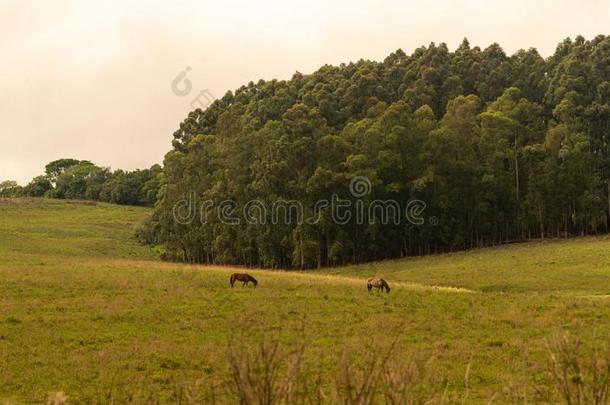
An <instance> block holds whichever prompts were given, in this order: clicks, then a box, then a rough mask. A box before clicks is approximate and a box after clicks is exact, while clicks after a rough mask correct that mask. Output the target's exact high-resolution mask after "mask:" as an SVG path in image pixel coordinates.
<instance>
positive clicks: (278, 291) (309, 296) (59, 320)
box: [0, 199, 610, 403]
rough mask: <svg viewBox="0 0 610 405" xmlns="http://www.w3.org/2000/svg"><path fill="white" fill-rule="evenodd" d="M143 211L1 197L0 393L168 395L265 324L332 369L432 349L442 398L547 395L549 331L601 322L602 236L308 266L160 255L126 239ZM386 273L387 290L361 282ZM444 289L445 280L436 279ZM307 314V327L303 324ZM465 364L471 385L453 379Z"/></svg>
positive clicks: (606, 262) (606, 329)
mask: <svg viewBox="0 0 610 405" xmlns="http://www.w3.org/2000/svg"><path fill="white" fill-rule="evenodd" d="M148 214H149V210H148V209H145V208H133V207H121V206H114V205H108V204H95V205H91V204H85V203H78V202H70V203H68V202H61V201H52V200H36V199H32V200H3V201H0V403H1V402H2V399H7V400H12V401H13V402H15V403H36V402H44V401H45V400H46V398H47V395H48V392H51V391H63V392H65V393H66V394H67V395H68V396H69V398H70V400H71V401H73V402H75V403H91V402H95V401H101V402H104V401H103V399H104V398H106V399H107V398H108V395H109V392H111V391H112V395H111V396H113V397H114V396H117V397H118V396H119V393H127V394H125V395H136V396H138V397H143V398H146V397H147V396H152V397H154V398H157V399H159V400H160V401H162V402H168V401H171V400H172V398H173V396H174V394H175V392H176V390H177V388H176V387H184V386H195V385H196V382H197V381H200V382H203V383H204V384H205V383H206V382H207V381H221V380H224V379H226V375H227V372H228V371H227V369H228V364H227V356H226V342H227V339H228V338H229V337H230V336H237V337H239V338H240V339H241V340H240V342H241V343H242V344H243V345H246V346H253V345H255V344H256V342H257V341H258V340H259V338H260V337H261V336H263V335H265V334H266V333H268V331H269V330H279V331H280V334H281V336H282V339H283V340H284V341H286V342H288V344H290V342H293V341H298V340H302V339H305V340H306V341H307V342H308V349H307V350H308V357H307V358H308V361H309V362H311V363H312V364H313V363H315V362H316V361H319V360H318V359H319V358H320V355H322V356H323V359H324V360H323V361H322V364H323V373H324V375H325V376H326V377H328V379H332V376H333V375H334V374H333V373H335V372H336V365H337V363H338V362H339V359H340V358H341V356H342V355H343V354H344V353H345V352H346V351H348V352H350V351H351V352H353V353H354V355H355V356H356V357H358V356H360V357H362V358H363V359H364V358H366V354H365V352H367V350H365V349H366V348H371V347H372V348H376V347H382V348H384V347H389V345H390V344H391V342H392V341H394V340H396V346H395V347H394V353H393V356H392V357H393V360H394V361H397V362H399V363H400V362H405V363H406V362H407V361H408V359H411V358H415V357H424V358H431V363H433V364H434V366H435V368H436V369H437V371H438V373H439V374H441V375H442V376H443V378H445V377H446V379H447V380H446V381H447V384H448V392H449V394H448V395H449V397H450V398H454V399H455V398H462V397H463V396H464V394H465V393H466V392H468V402H483V403H485V402H487V401H488V400H489V399H490V398H492V396H494V395H495V398H496V401H499V402H504V401H505V400H508V399H510V398H512V395H517V396H522V395H526V396H527V398H528V400H529V401H533V402H536V401H539V402H540V401H545V400H548V399H546V398H545V397H544V396H541V394H540V393H537V390H536V386H537V385H539V384H542V382H544V381H546V380H545V379H546V378H547V372H546V353H547V349H546V342H547V340H548V339H549V338H550V337H551V336H553V335H555V334H557V333H559V332H565V331H569V332H570V333H571V334H573V335H576V336H579V337H580V338H582V339H583V340H584V341H586V342H590V341H593V340H594V339H596V338H600V337H606V336H608V334H609V333H610V311H609V310H608V307H609V305H610V239H609V238H607V237H597V238H582V239H576V240H570V241H563V240H561V241H548V242H533V243H528V244H518V245H510V246H503V247H497V248H489V249H480V250H474V251H470V252H461V253H454V254H446V255H439V256H434V257H424V258H413V259H406V260H396V261H388V262H384V263H375V264H370V265H361V266H351V267H346V268H335V269H331V270H329V271H315V272H307V273H304V272H299V273H291V272H269V271H261V270H252V271H251V273H252V274H253V275H254V276H255V277H257V278H258V279H259V287H258V288H257V289H253V288H249V289H245V288H241V287H236V288H233V289H231V288H229V285H228V276H229V274H230V273H231V272H232V271H234V269H231V268H222V267H203V266H190V265H184V264H174V263H164V262H160V261H158V260H156V259H155V254H154V252H153V251H151V249H149V248H148V247H143V246H139V245H138V244H137V243H136V242H135V241H134V240H133V237H132V235H133V229H134V227H135V226H136V224H137V223H138V222H139V221H141V220H142V219H143V218H144V217H145V216H146V215H148ZM375 274H377V275H382V276H383V277H384V278H385V279H386V280H388V282H389V283H390V285H391V286H392V287H393V289H392V292H391V293H390V294H385V293H383V294H377V293H368V292H367V291H366V287H365V283H364V280H363V279H364V278H366V277H369V276H371V275H375ZM439 287H442V288H439ZM301 325H304V332H300V331H299V328H300V326H301ZM469 363H470V365H471V367H470V374H469V378H468V384H467V386H466V383H465V381H464V375H465V372H466V368H467V365H468V364H469Z"/></svg>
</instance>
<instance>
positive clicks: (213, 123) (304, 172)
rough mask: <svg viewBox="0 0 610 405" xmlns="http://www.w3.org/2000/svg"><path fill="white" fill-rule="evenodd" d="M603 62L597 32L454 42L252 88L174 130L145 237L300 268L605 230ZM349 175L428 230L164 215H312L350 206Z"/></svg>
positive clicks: (220, 257) (606, 75) (606, 85)
mask: <svg viewBox="0 0 610 405" xmlns="http://www.w3.org/2000/svg"><path fill="white" fill-rule="evenodd" d="M609 60H610V37H605V36H598V37H596V38H595V39H593V40H591V41H585V40H584V39H583V38H582V37H578V38H576V39H575V40H574V41H572V40H570V39H567V40H565V41H564V42H562V43H561V44H560V45H559V46H558V48H557V51H556V53H555V54H554V55H553V56H551V57H550V58H548V59H546V60H545V59H543V58H542V57H541V56H540V55H539V54H538V53H537V51H536V50H535V49H530V50H527V51H525V50H520V51H518V52H517V53H515V54H514V55H512V56H507V55H506V54H505V53H504V51H503V50H502V48H501V47H500V46H499V45H498V44H492V45H490V46H489V47H487V48H486V49H484V50H481V49H480V48H478V47H474V48H473V47H471V46H470V44H469V43H468V41H467V40H464V41H463V43H462V44H461V45H460V46H459V48H458V49H457V50H455V51H454V52H451V51H449V50H448V48H447V46H446V45H445V44H440V45H436V44H434V43H432V44H430V46H428V47H421V48H418V49H416V50H415V52H414V53H413V54H412V55H406V54H405V53H404V52H403V51H402V50H398V51H396V52H395V53H392V54H391V55H390V56H388V57H387V58H386V59H385V60H384V61H383V62H381V63H378V62H373V61H368V60H367V61H365V60H360V61H358V62H356V63H350V64H342V65H340V66H328V65H326V66H323V67H321V68H320V69H319V70H318V71H317V72H314V73H313V74H311V75H303V74H300V73H296V74H295V75H294V76H293V78H292V79H291V80H288V81H277V80H272V81H269V82H265V81H263V80H261V81H259V82H258V83H256V84H255V83H252V82H251V83H249V84H248V85H247V86H242V87H241V88H239V89H237V90H236V91H235V92H234V93H233V92H229V93H227V94H226V95H225V96H224V97H223V98H221V99H219V100H217V101H216V102H214V103H213V104H212V105H210V107H209V108H207V109H206V110H205V111H202V110H195V111H193V112H191V113H190V114H189V116H188V117H187V118H186V120H184V121H183V122H182V123H181V124H180V128H179V129H178V130H177V131H176V132H175V133H174V142H173V145H174V148H173V150H172V151H170V152H169V153H168V154H167V156H166V159H165V169H164V174H163V176H164V181H165V182H166V184H165V185H164V186H163V187H162V192H161V193H160V194H159V195H160V197H161V199H160V201H159V203H158V205H157V209H156V210H155V213H154V215H153V217H152V219H151V221H150V222H149V223H148V224H147V225H146V229H147V230H148V233H147V235H148V236H147V237H146V238H144V239H146V240H149V241H150V240H154V241H156V242H157V243H159V242H160V243H163V244H164V245H165V247H166V254H167V257H168V258H172V259H180V260H185V261H192V262H208V263H239V264H247V265H258V266H266V267H300V268H306V267H319V266H328V265H333V264H340V263H341V264H347V263H358V262H363V261H368V260H374V259H380V258H392V257H402V256H407V255H416V254H422V253H429V252H439V251H452V250H456V249H464V248H468V247H473V246H484V245H495V244H498V243H505V242H510V241H517V240H524V239H529V238H545V237H549V236H552V237H554V236H570V235H579V234H590V233H598V232H607V231H608V214H609V212H608V197H607V195H608V194H607V186H606V181H607V180H608V179H610V169H609V168H610V147H609V145H610V142H609V141H608V133H609V132H608V131H609V128H610V104H609V103H610V98H609V95H610V69H609V68H608V66H609V65H610V63H608V62H609ZM355 176H365V177H366V178H368V179H369V180H370V182H371V185H372V191H371V192H370V193H369V194H368V195H366V196H365V197H364V200H365V202H370V201H373V200H384V201H385V200H390V199H392V200H396V201H398V202H400V203H401V204H402V205H403V206H404V204H405V203H406V202H407V201H410V200H413V199H419V200H423V201H424V202H425V203H426V205H427V208H426V211H425V213H426V215H427V216H428V217H435V218H437V219H438V221H436V222H438V224H436V223H435V224H433V225H431V224H430V223H429V222H428V221H427V222H425V223H424V224H422V225H421V226H413V224H410V223H401V224H385V223H380V222H379V221H378V222H376V223H356V221H354V220H351V221H350V222H349V223H347V224H342V225H339V224H337V223H334V222H333V221H332V220H331V219H330V216H329V212H328V210H325V209H323V210H321V212H319V221H317V222H316V223H315V224H310V223H290V224H270V223H268V222H267V223H265V224H262V225H252V224H245V223H241V224H239V225H232V224H227V223H224V222H223V221H219V220H218V219H217V218H213V217H208V218H207V220H206V221H205V223H203V224H202V221H200V220H201V218H200V216H201V213H196V214H195V218H193V222H192V223H191V224H178V223H176V222H175V221H174V218H173V215H172V213H173V211H172V210H173V207H174V205H175V204H176V202H178V201H181V200H183V199H185V198H187V196H188V195H189V194H190V193H194V194H195V195H196V196H197V198H198V199H199V201H212V202H214V203H219V202H220V201H224V200H231V201H234V202H235V203H236V204H237V206H240V207H243V206H244V204H246V203H247V202H248V201H252V200H256V201H261V202H263V203H265V204H266V205H267V206H269V205H270V204H271V203H273V202H274V201H291V200H296V201H299V202H301V203H302V204H303V206H304V207H305V211H306V214H307V213H311V212H312V210H313V207H314V205H315V203H316V201H319V200H330V199H331V197H332V195H337V196H338V197H339V198H342V199H349V200H350V201H352V203H355V199H354V198H353V197H352V196H351V195H350V194H349V193H348V188H347V186H348V184H349V181H350V179H352V178H354V177H355ZM403 222H405V221H403Z"/></svg>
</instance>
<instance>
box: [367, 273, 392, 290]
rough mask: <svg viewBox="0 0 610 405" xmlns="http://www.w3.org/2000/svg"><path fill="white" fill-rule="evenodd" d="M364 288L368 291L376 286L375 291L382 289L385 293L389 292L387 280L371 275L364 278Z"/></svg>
mask: <svg viewBox="0 0 610 405" xmlns="http://www.w3.org/2000/svg"><path fill="white" fill-rule="evenodd" d="M366 288H367V289H368V290H369V291H371V290H372V289H373V288H376V289H377V292H379V291H383V290H384V289H385V291H386V292H387V293H389V292H390V286H389V285H388V282H387V281H385V280H384V279H382V278H379V277H371V278H369V279H368V280H366Z"/></svg>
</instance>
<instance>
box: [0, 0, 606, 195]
mask: <svg viewBox="0 0 610 405" xmlns="http://www.w3.org/2000/svg"><path fill="white" fill-rule="evenodd" d="M609 28H610V0H580V1H577V0H566V1H561V0H539V1H534V0H527V1H526V0H516V1H507V0H503V1H491V0H461V1H458V0H453V1H452V0H442V1H441V0H438V1H437V0H426V1H421V0H418V1H380V0H377V1H372V0H371V1H364V0H349V1H348V0H345V1H344V0H341V1H331V0H326V1H324V0H320V1H318V0H308V1H288V0H284V1H270V0H268V1H252V0H249V1H247V0H244V1H237V0H234V1H221V0H216V1H206V0H192V1H190V0H185V1H130V0H112V1H111V0H99V1H94V0H38V1H32V0H0V181H1V180H8V179H11V180H17V181H18V182H19V183H20V184H22V185H25V184H26V183H27V182H28V181H29V180H30V179H31V178H32V177H34V176H35V175H38V174H42V173H43V172H44V165H45V164H46V163H48V162H49V161H51V160H54V159H58V158H63V157H73V158H77V159H87V160H91V161H93V162H95V163H96V164H98V165H100V166H111V167H112V168H113V169H118V168H121V169H129V170H131V169H135V168H144V167H149V166H150V165H152V164H153V163H161V162H162V160H163V156H164V154H165V153H166V152H167V151H168V150H169V149H170V147H171V140H172V136H171V135H172V133H173V132H174V130H175V129H176V128H177V127H178V124H179V123H180V121H181V120H182V119H183V118H184V117H185V116H186V115H187V113H188V112H189V111H190V110H191V107H190V104H191V101H192V100H193V99H194V98H195V97H196V96H197V95H198V94H199V93H200V91H203V90H206V89H208V90H209V91H210V92H211V93H212V94H214V95H215V96H217V97H221V96H222V95H223V94H224V93H225V92H226V91H227V90H230V89H236V88H237V87H239V86H241V85H242V84H247V83H248V82H249V81H250V80H252V81H257V80H258V79H261V78H262V79H265V80H269V79H273V78H278V79H289V78H290V77H291V76H292V74H293V73H294V72H295V71H297V70H298V71H300V72H302V73H311V72H313V71H315V70H316V69H317V68H318V67H320V66H321V65H323V64H326V63H328V64H333V65H336V64H339V63H341V62H349V61H356V60H358V59H360V58H364V59H372V60H383V59H384V58H385V57H386V56H387V55H388V54H389V53H390V52H393V51H394V50H396V49H398V48H402V49H403V50H404V51H405V52H406V53H411V52H412V51H413V50H414V49H415V48H417V47H418V46H421V45H428V44H429V43H430V42H432V41H434V42H436V43H440V42H446V43H447V44H448V46H449V48H450V49H451V50H453V49H455V47H457V45H458V44H459V43H460V42H461V41H462V39H463V38H464V37H467V38H468V39H469V40H470V43H471V45H472V46H475V45H478V46H481V47H482V48H484V47H486V46H487V45H489V44H490V43H492V42H498V43H499V44H500V45H502V47H503V48H504V50H505V51H506V52H507V53H509V54H510V53H513V52H515V51H516V50H518V49H520V48H526V49H527V48H530V47H535V48H537V49H538V50H539V52H540V53H541V54H542V55H543V56H548V55H550V54H552V53H553V51H554V49H555V46H556V45H557V43H559V42H560V41H561V40H562V39H564V38H566V37H568V36H570V37H572V38H574V37H575V36H576V35H578V34H581V35H583V36H584V37H585V38H587V39H591V38H593V37H594V36H595V35H597V34H610V32H608V29H609ZM187 67H190V71H188V72H187V75H186V78H188V80H190V82H191V85H192V89H191V91H190V93H189V94H187V95H184V96H178V95H176V94H175V93H174V92H173V91H172V81H173V80H174V78H176V76H178V75H179V74H180V73H181V72H182V71H184V70H185V69H186V68H187ZM182 84H184V83H182ZM180 89H184V87H180ZM202 100H203V99H202Z"/></svg>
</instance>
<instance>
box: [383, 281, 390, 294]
mask: <svg viewBox="0 0 610 405" xmlns="http://www.w3.org/2000/svg"><path fill="white" fill-rule="evenodd" d="M383 284H384V286H385V292H387V293H388V294H389V293H390V286H389V285H388V283H387V282H384V283H383Z"/></svg>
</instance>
